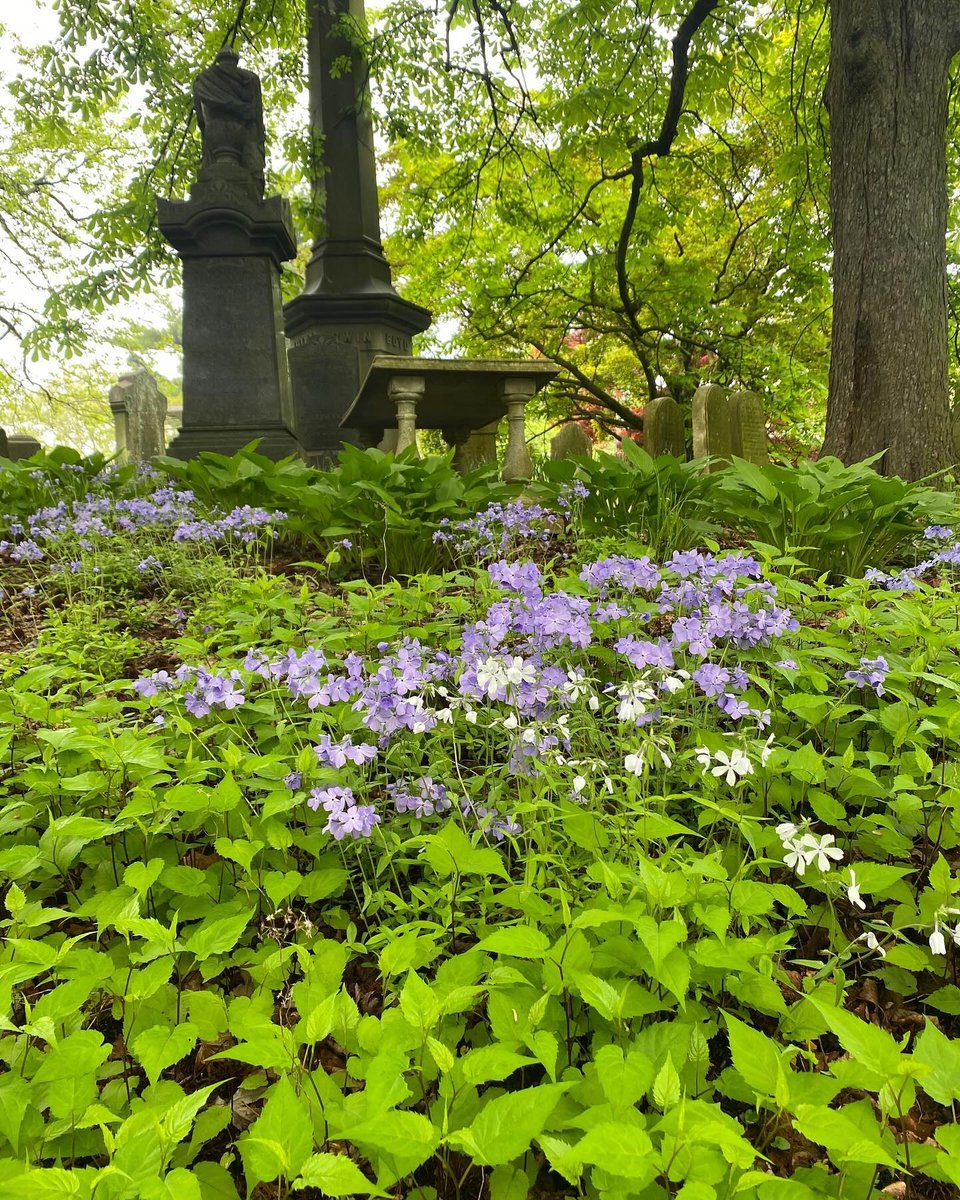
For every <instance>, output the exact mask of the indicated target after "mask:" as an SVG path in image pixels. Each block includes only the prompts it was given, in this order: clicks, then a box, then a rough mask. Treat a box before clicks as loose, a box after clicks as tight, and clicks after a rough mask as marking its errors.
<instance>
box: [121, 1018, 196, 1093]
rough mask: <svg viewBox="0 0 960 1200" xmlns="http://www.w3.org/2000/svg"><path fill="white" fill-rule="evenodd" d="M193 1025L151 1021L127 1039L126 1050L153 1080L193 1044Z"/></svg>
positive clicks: (184, 1054)
mask: <svg viewBox="0 0 960 1200" xmlns="http://www.w3.org/2000/svg"><path fill="white" fill-rule="evenodd" d="M198 1036H199V1033H198V1030H197V1027H196V1025H193V1024H192V1023H191V1022H189V1021H184V1022H182V1023H181V1024H180V1025H173V1026H170V1025H151V1026H150V1028H149V1029H145V1030H144V1031H143V1033H141V1034H139V1035H138V1036H137V1037H135V1038H134V1039H133V1041H132V1042H131V1043H130V1053H131V1054H132V1055H133V1057H134V1058H135V1059H136V1060H137V1062H138V1063H140V1065H141V1066H142V1067H143V1069H144V1071H146V1073H147V1078H148V1079H149V1080H150V1082H151V1083H156V1082H157V1080H158V1079H159V1078H160V1076H161V1075H162V1073H163V1072H164V1071H165V1070H166V1069H167V1067H172V1066H173V1064H174V1063H178V1062H179V1061H180V1059H181V1058H184V1057H185V1056H186V1055H187V1054H189V1053H190V1051H191V1050H192V1049H193V1048H194V1046H195V1045H196V1044H197V1038H198Z"/></svg>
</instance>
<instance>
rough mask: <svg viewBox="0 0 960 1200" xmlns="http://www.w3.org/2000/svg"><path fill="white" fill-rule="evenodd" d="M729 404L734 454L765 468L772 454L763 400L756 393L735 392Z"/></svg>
mask: <svg viewBox="0 0 960 1200" xmlns="http://www.w3.org/2000/svg"><path fill="white" fill-rule="evenodd" d="M729 404H730V424H731V427H732V433H733V452H734V454H737V455H739V456H740V458H745V459H747V461H748V462H752V463H756V465H757V466H758V467H765V466H766V465H767V463H769V461H770V453H769V448H768V443H767V420H766V416H765V415H764V411H763V402H762V400H761V399H760V397H759V396H758V395H757V393H756V392H734V393H733V395H732V396H731V397H730V401H729Z"/></svg>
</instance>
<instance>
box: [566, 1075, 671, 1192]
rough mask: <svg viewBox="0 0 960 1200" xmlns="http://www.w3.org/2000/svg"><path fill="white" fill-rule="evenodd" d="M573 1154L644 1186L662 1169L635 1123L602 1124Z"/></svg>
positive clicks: (613, 1122) (649, 1142)
mask: <svg viewBox="0 0 960 1200" xmlns="http://www.w3.org/2000/svg"><path fill="white" fill-rule="evenodd" d="M667 1061H668V1062H669V1061H670V1060H669V1059H668V1060H667ZM573 1152H574V1155H575V1156H576V1157H577V1158H578V1159H580V1160H581V1162H585V1163H590V1164H591V1165H592V1166H597V1167H602V1168H603V1169H604V1170H605V1171H610V1172H611V1174H613V1175H623V1176H626V1178H627V1179H632V1180H635V1181H642V1182H643V1183H648V1182H649V1181H650V1180H651V1179H653V1177H654V1176H655V1175H656V1174H657V1171H658V1170H659V1165H658V1158H657V1155H656V1153H655V1152H654V1149H653V1144H652V1142H651V1141H650V1138H649V1137H648V1136H647V1134H646V1132H645V1131H644V1130H643V1129H641V1128H638V1126H637V1125H636V1124H634V1123H633V1122H627V1121H601V1122H600V1123H599V1124H597V1125H594V1126H593V1127H592V1128H591V1129H589V1130H588V1131H587V1133H586V1134H585V1135H584V1137H583V1138H581V1140H580V1141H579V1142H578V1143H577V1145H576V1146H574V1148H573ZM635 1186H638V1184H635Z"/></svg>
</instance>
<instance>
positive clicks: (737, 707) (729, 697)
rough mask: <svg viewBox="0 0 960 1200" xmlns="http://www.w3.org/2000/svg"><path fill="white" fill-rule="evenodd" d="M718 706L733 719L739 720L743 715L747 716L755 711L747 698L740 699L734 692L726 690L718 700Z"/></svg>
mask: <svg viewBox="0 0 960 1200" xmlns="http://www.w3.org/2000/svg"><path fill="white" fill-rule="evenodd" d="M717 708H719V709H720V711H721V712H723V713H726V715H727V716H728V717H729V718H730V720H731V721H739V720H740V718H741V717H746V716H748V715H749V714H750V713H751V712H752V711H753V710H752V709H751V708H750V705H749V704H748V703H747V702H746V700H740V699H738V698H737V697H736V696H735V695H734V694H733V692H724V693H723V695H722V696H721V697H720V699H719V700H718V701H717Z"/></svg>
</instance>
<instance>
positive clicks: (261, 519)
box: [0, 486, 286, 572]
mask: <svg viewBox="0 0 960 1200" xmlns="http://www.w3.org/2000/svg"><path fill="white" fill-rule="evenodd" d="M285 517H286V514H285V513H281V512H274V513H270V512H267V511H266V510H265V509H262V508H251V507H250V505H243V506H242V507H238V508H234V509H233V510H232V511H230V512H228V513H221V512H218V511H213V512H209V513H203V512H201V510H200V508H199V506H198V503H197V500H196V497H195V496H194V494H193V492H191V491H188V490H180V489H176V488H173V487H169V486H160V487H155V488H154V489H153V491H152V492H150V493H149V494H148V495H144V496H134V497H121V498H116V497H113V496H98V495H95V494H93V493H88V494H87V495H86V496H85V497H84V498H83V499H82V500H74V501H66V500H61V501H59V502H58V503H57V504H54V505H49V506H47V507H44V508H41V509H38V510H37V512H35V513H33V514H31V515H30V516H29V517H27V518H26V521H25V522H12V523H11V533H12V535H13V537H14V539H15V540H14V541H3V542H0V553H6V554H7V555H8V556H9V557H10V558H11V559H12V560H13V561H14V562H22V563H25V562H40V561H42V560H44V559H45V558H46V557H47V553H48V552H49V551H51V550H56V549H57V548H58V547H59V546H60V545H68V546H71V547H73V546H79V548H80V549H81V550H86V551H89V550H93V549H94V546H95V545H97V544H102V543H103V542H105V541H109V540H111V539H114V538H116V537H117V536H118V535H119V534H124V533H160V534H162V535H164V536H169V537H170V538H171V539H172V540H173V541H174V542H206V543H213V542H216V543H220V542H229V541H231V540H234V539H235V540H237V541H239V542H241V543H243V544H249V543H251V542H253V541H255V540H256V538H257V537H258V536H259V535H260V534H261V533H262V531H263V530H264V528H265V527H266V526H269V525H272V524H274V523H276V522H278V521H282V520H284V519H285ZM160 565H161V564H160V563H159V560H158V559H156V557H155V556H148V557H147V558H145V559H143V560H141V562H140V564H139V566H138V570H140V571H141V572H144V571H147V570H149V569H151V568H159V567H160Z"/></svg>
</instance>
